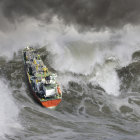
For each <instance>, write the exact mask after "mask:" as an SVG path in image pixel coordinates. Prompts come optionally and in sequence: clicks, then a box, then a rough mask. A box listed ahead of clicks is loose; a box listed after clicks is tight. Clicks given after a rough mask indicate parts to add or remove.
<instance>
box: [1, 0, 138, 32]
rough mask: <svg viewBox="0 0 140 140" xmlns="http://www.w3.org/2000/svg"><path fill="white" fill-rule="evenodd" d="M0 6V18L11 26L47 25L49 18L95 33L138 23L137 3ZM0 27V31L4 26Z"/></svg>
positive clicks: (63, 0)
mask: <svg viewBox="0 0 140 140" xmlns="http://www.w3.org/2000/svg"><path fill="white" fill-rule="evenodd" d="M0 3H1V4H0V5H1V14H2V15H1V16H3V17H5V18H6V19H8V21H9V22H11V23H12V24H14V23H15V22H22V20H25V19H26V18H35V19H37V20H40V21H41V22H46V23H47V22H51V19H52V17H53V16H57V17H58V18H59V19H61V20H63V21H64V23H65V24H66V25H71V24H73V25H76V27H79V28H80V27H82V28H88V29H90V28H94V29H97V30H99V29H104V28H105V27H108V28H113V29H116V28H122V27H123V26H124V25H126V24H132V25H138V24H139V22H140V8H139V7H140V0H1V2H0ZM0 22H2V21H0ZM0 25H1V27H0V28H1V29H2V28H4V25H5V24H4V23H1V24H0ZM6 25H7V23H6ZM6 25H5V26H6Z"/></svg>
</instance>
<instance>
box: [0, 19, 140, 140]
mask: <svg viewBox="0 0 140 140" xmlns="http://www.w3.org/2000/svg"><path fill="white" fill-rule="evenodd" d="M56 24H58V23H57V22H56V23H55V22H54V24H53V25H48V26H47V27H46V30H47V31H44V30H43V29H44V27H40V28H41V29H39V30H37V29H36V30H34V26H36V25H32V26H33V27H32V26H31V25H28V24H27V27H24V28H25V29H26V28H27V29H28V28H30V30H27V29H26V30H25V29H24V30H25V31H26V34H27V36H28V37H29V38H30V36H32V35H33V38H32V40H33V41H32V42H31V44H34V43H36V42H38V43H39V44H40V42H43V40H44V38H46V40H45V41H44V44H45V43H46V42H47V45H45V47H41V48H39V46H38V45H35V47H37V48H39V49H38V52H39V53H40V54H41V57H42V59H43V60H44V62H45V64H46V65H47V66H48V68H49V69H50V70H52V71H54V72H56V73H57V74H58V77H57V80H58V81H59V83H60V85H61V88H62V91H63V100H62V102H61V103H60V105H59V106H58V107H57V108H55V109H53V110H50V109H46V108H43V107H41V106H40V105H39V104H38V103H37V102H36V101H35V100H34V98H33V96H32V95H31V93H30V91H29V89H28V85H27V80H26V78H25V74H24V67H23V63H22V55H21V51H22V49H23V46H24V45H25V44H26V43H24V42H25V40H26V39H27V38H26V37H27V36H26V37H25V32H24V34H23V35H22V36H20V38H21V40H20V39H19V40H17V42H16V39H15V40H14V38H13V37H12V33H11V38H12V39H11V40H12V42H10V41H11V40H10V41H9V43H8V42H7V44H9V45H11V48H12V49H11V52H8V51H7V50H3V53H2V54H1V58H0V76H1V78H0V89H1V90H0V116H1V117H0V129H1V130H0V137H1V139H17V140H18V139H24V140H25V139H26V140H33V139H36V140H37V139H39V140H50V139H52V140H62V139H74V140H88V139H89V140H102V139H105V140H124V139H128V140H132V139H133V140H138V139H139V138H140V86H139V85H140V71H139V69H140V61H139V60H140V51H139V50H140V45H139V43H140V41H139V38H138V35H139V30H140V29H139V28H138V27H136V28H132V27H130V26H126V27H125V28H124V30H123V31H118V32H117V33H111V32H109V31H104V32H84V33H78V32H77V31H76V30H75V29H74V28H73V27H67V28H65V30H63V31H61V29H58V28H57V26H58V25H56ZM21 26H23V25H21ZM61 26H62V27H61V28H64V27H63V25H61ZM59 27H60V25H59ZM42 28H43V29H42ZM32 30H34V32H32ZM13 34H14V37H17V39H18V35H19V30H18V29H17V32H13ZM40 36H44V38H41V37H40ZM39 37H40V38H39ZM34 40H36V41H34ZM15 42H16V43H15ZM7 44H3V45H6V46H7ZM21 44H22V45H21ZM14 45H15V46H14ZM12 51H15V53H13V52H12ZM9 55H10V57H8V56H9Z"/></svg>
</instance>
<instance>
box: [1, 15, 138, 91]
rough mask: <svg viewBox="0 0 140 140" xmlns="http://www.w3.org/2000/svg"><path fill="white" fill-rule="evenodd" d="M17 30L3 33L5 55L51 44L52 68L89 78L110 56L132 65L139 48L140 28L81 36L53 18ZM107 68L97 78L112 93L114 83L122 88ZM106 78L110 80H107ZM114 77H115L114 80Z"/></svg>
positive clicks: (81, 34)
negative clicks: (134, 54) (25, 48)
mask: <svg viewBox="0 0 140 140" xmlns="http://www.w3.org/2000/svg"><path fill="white" fill-rule="evenodd" d="M7 26H8V25H7ZM9 26H10V25H9ZM15 27H16V28H14V27H13V26H12V30H10V29H11V28H10V29H9V30H10V31H9V32H8V33H5V32H0V44H1V46H2V47H1V49H2V51H1V52H2V53H5V55H8V56H11V54H12V55H13V53H11V52H12V51H17V50H18V49H19V48H23V47H24V46H26V45H29V44H32V45H34V44H40V45H45V44H47V43H48V44H49V45H48V46H47V50H48V51H50V53H51V54H52V57H50V58H49V59H50V60H49V62H51V63H50V65H51V66H52V67H53V68H54V69H56V70H58V71H60V72H63V73H64V72H73V73H77V74H79V73H80V74H84V75H89V74H91V73H92V71H93V70H94V69H96V66H97V64H99V65H102V64H103V63H104V61H105V59H106V58H108V57H110V56H115V57H116V58H117V59H118V60H119V62H120V66H125V65H128V64H129V63H130V62H131V56H132V54H133V53H134V52H135V51H136V50H139V49H140V40H139V36H140V26H136V27H133V26H130V25H126V26H125V27H124V28H122V30H116V31H114V32H111V31H110V30H109V29H106V30H104V31H86V32H81V33H79V32H78V31H77V30H76V29H75V28H74V27H73V26H65V24H63V22H62V21H60V20H59V19H58V18H56V17H54V18H53V21H52V23H51V24H49V23H48V24H43V23H40V22H39V21H37V20H35V19H26V20H25V21H23V22H21V23H19V24H18V25H15ZM9 46H10V48H9ZM9 50H10V51H9ZM8 52H10V54H9V53H8ZM106 67H107V66H106ZM105 69H106V70H107V68H103V71H102V72H101V71H100V73H102V74H101V75H102V76H100V78H99V79H98V78H96V79H98V80H99V81H98V83H99V84H101V86H102V87H103V88H106V89H105V90H106V91H109V89H113V88H114V84H115V83H116V84H117V85H119V84H118V83H119V80H118V78H117V74H116V72H115V70H114V68H112V72H111V73H110V74H109V75H108V76H107V73H106V72H105V71H106V70H105ZM109 69H110V68H109ZM104 75H106V77H107V79H108V80H104ZM113 75H114V76H113ZM112 76H113V77H114V78H111V77H112ZM98 77H99V76H98ZM109 77H110V78H109ZM101 78H103V79H101ZM109 79H110V80H109ZM113 79H114V80H113ZM117 80H118V82H117ZM101 81H102V82H101ZM103 81H104V82H103ZM115 81H116V82H115ZM111 83H114V84H111ZM108 84H109V85H108ZM116 84H115V85H116ZM117 90H118V88H117Z"/></svg>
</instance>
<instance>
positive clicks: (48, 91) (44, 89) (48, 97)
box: [22, 47, 62, 108]
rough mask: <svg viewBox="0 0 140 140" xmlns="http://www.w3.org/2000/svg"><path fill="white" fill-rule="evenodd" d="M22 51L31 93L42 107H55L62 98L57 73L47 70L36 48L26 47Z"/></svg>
mask: <svg viewBox="0 0 140 140" xmlns="http://www.w3.org/2000/svg"><path fill="white" fill-rule="evenodd" d="M22 53H23V62H24V68H25V73H26V76H27V79H28V83H29V87H30V89H31V93H32V94H33V96H34V97H35V98H36V99H37V101H38V102H39V103H40V104H41V105H42V106H43V107H46V108H54V107H56V106H57V105H58V104H59V103H60V102H61V100H62V92H61V89H60V86H59V84H58V82H57V81H56V77H57V75H56V74H55V73H52V72H50V71H49V70H48V68H47V67H46V66H45V65H44V63H43V61H42V59H41V57H40V55H39V54H38V53H37V50H36V49H34V48H32V47H26V48H25V49H24V50H23V51H22Z"/></svg>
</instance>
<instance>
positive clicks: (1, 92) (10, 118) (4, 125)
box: [0, 79, 21, 138]
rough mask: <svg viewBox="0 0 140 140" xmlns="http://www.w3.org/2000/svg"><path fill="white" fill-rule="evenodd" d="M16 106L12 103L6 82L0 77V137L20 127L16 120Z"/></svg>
mask: <svg viewBox="0 0 140 140" xmlns="http://www.w3.org/2000/svg"><path fill="white" fill-rule="evenodd" d="M18 113H19V111H18V108H17V106H16V104H15V103H14V100H13V98H12V95H11V91H10V89H9V88H8V85H7V83H6V82H5V81H4V80H3V79H0V137H1V138H4V136H5V134H7V135H8V134H10V135H11V134H13V133H14V132H13V130H14V129H19V128H21V126H20V124H19V122H18Z"/></svg>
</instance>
